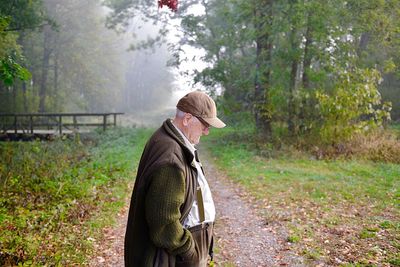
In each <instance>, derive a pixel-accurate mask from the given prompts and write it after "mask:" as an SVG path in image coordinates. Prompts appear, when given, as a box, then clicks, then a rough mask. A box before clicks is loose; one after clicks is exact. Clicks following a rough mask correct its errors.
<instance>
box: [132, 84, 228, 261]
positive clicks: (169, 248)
mask: <svg viewBox="0 0 400 267" xmlns="http://www.w3.org/2000/svg"><path fill="white" fill-rule="evenodd" d="M176 107H177V111H176V115H175V118H174V119H167V120H166V121H165V122H164V123H163V125H162V126H161V127H160V128H159V129H158V130H157V131H156V132H155V133H154V134H153V135H152V136H151V138H150V139H149V141H148V142H147V144H146V147H145V149H144V151H143V154H142V158H141V159H140V163H139V168H138V172H137V176H136V181H135V186H134V189H133V194H132V199H131V204H130V209H129V216H128V224H127V228H126V234H125V266H129V267H132V266H135V267H141V266H157V267H161V266H169V267H172V266H182V267H183V266H184V267H190V266H193V267H194V266H206V265H207V262H208V260H209V259H210V258H209V255H210V256H211V259H212V243H213V241H212V232H213V223H214V220H215V206H214V202H213V199H212V196H211V191H210V188H209V186H208V183H207V181H206V179H205V175H204V172H203V169H202V166H201V163H200V161H199V159H198V157H197V151H196V148H195V145H197V144H198V143H199V142H200V137H201V136H202V135H208V133H209V130H210V127H211V126H213V127H215V128H223V127H225V123H223V122H222V121H221V120H220V119H218V118H217V109H216V106H215V102H214V101H213V100H212V99H211V97H209V96H208V95H207V94H205V93H203V92H200V91H194V92H191V93H189V94H187V95H185V96H184V97H183V98H181V99H180V100H179V102H178V104H177V105H176Z"/></svg>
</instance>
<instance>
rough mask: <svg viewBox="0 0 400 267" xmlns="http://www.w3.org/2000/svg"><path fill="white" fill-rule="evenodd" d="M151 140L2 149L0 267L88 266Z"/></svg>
mask: <svg viewBox="0 0 400 267" xmlns="http://www.w3.org/2000/svg"><path fill="white" fill-rule="evenodd" d="M148 134H149V131H145V130H132V129H116V130H109V131H107V132H106V133H104V134H97V135H91V136H89V137H87V136H82V138H81V140H83V143H82V142H81V141H80V140H79V139H75V140H69V139H58V140H55V141H53V142H40V141H34V142H24V143H20V142H18V143H0V189H1V190H0V211H1V212H0V251H1V253H0V265H17V264H28V263H29V262H30V263H31V264H32V265H34V266H41V265H54V266H58V265H63V266H65V265H82V264H87V260H88V258H87V257H88V255H90V252H91V250H92V241H93V240H95V239H96V238H97V237H98V234H99V230H100V229H99V227H102V226H103V225H107V224H110V223H111V222H112V220H113V217H114V215H115V214H116V213H117V212H118V210H119V208H120V207H121V206H122V205H123V203H124V198H125V196H126V195H127V194H128V192H127V190H128V184H129V182H131V181H132V180H133V178H134V171H135V168H136V166H135V165H134V163H136V162H137V160H138V158H139V157H140V154H141V151H142V149H143V146H144V142H145V140H146V139H147V137H148Z"/></svg>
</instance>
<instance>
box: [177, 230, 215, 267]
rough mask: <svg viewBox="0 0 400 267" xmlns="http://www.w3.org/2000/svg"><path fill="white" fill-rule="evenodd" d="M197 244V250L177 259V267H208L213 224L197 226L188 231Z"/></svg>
mask: <svg viewBox="0 0 400 267" xmlns="http://www.w3.org/2000/svg"><path fill="white" fill-rule="evenodd" d="M188 230H189V231H190V232H191V234H192V237H193V240H194V243H195V250H194V252H193V251H189V252H187V253H185V254H182V255H178V256H177V257H176V266H177V267H199V266H207V259H208V251H209V247H210V243H211V238H212V224H208V223H207V224H204V225H197V226H194V227H192V228H189V229H188Z"/></svg>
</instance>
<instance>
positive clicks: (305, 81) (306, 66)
mask: <svg viewBox="0 0 400 267" xmlns="http://www.w3.org/2000/svg"><path fill="white" fill-rule="evenodd" d="M309 16H310V15H309ZM304 38H305V40H306V41H305V43H304V56H303V69H302V75H301V76H302V85H301V87H302V88H303V90H304V92H305V93H309V91H310V78H309V73H310V71H311V52H310V46H311V44H312V41H313V40H312V33H311V26H310V21H309V20H308V23H307V29H306V33H305V36H304ZM310 105H311V103H309V101H307V98H306V97H305V96H303V97H302V99H301V107H300V111H299V131H300V132H304V131H305V130H306V122H305V120H306V118H310V116H312V114H309V112H308V111H309V110H310V109H311V106H310Z"/></svg>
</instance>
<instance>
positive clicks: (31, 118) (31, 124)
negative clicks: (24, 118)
mask: <svg viewBox="0 0 400 267" xmlns="http://www.w3.org/2000/svg"><path fill="white" fill-rule="evenodd" d="M29 123H30V126H31V134H33V117H32V116H29Z"/></svg>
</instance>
